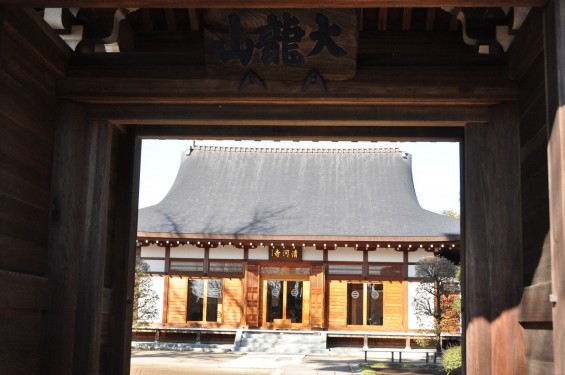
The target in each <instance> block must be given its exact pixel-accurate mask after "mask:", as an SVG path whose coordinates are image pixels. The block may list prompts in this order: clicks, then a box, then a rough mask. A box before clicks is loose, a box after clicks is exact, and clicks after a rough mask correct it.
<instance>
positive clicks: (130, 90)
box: [57, 67, 518, 106]
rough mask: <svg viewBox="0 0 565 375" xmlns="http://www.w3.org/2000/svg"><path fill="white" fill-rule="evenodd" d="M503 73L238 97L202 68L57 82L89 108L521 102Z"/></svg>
mask: <svg viewBox="0 0 565 375" xmlns="http://www.w3.org/2000/svg"><path fill="white" fill-rule="evenodd" d="M506 76H507V74H506V70H505V69H504V68H474V67H462V68H445V67H442V68H433V67H430V68H422V69H419V70H418V71H414V69H412V68H402V67H398V68H387V67H375V68H369V67H364V68H359V69H358V70H357V75H356V77H355V79H352V80H348V81H331V82H327V92H325V91H322V90H319V89H318V90H317V87H313V88H311V89H310V90H307V91H303V90H302V81H303V78H302V77H298V78H299V79H300V80H298V81H271V80H269V77H262V78H263V79H264V82H265V85H266V87H267V89H266V90H264V89H263V88H262V87H254V86H257V85H251V86H250V87H248V88H246V89H244V90H241V91H239V90H238V88H239V87H240V81H239V80H223V79H218V78H206V71H205V70H204V69H202V68H179V67H169V68H165V67H163V68H162V69H160V70H159V71H157V72H155V71H152V72H148V71H147V70H144V69H136V68H135V67H123V68H114V69H105V70H101V69H86V68H85V69H75V70H72V71H70V72H69V74H68V76H67V78H64V79H62V80H60V81H59V86H58V90H57V94H58V96H59V97H61V98H65V99H70V100H74V101H78V102H85V103H99V104H102V103H105V104H117V103H130V104H217V105H229V104H248V105H251V104H275V105H285V106H288V105H296V106H301V105H315V104H323V105H354V106H359V105H470V104H472V105H482V104H486V105H488V104H497V103H501V102H506V101H513V100H516V99H517V98H518V88H517V83H516V82H513V81H510V80H509V79H507V78H506Z"/></svg>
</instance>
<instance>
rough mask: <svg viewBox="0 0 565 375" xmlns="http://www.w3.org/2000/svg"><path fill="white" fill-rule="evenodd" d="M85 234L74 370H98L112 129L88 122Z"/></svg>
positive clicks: (85, 151) (81, 255) (78, 296)
mask: <svg viewBox="0 0 565 375" xmlns="http://www.w3.org/2000/svg"><path fill="white" fill-rule="evenodd" d="M87 128H88V129H87V148H86V149H85V150H84V151H83V152H84V153H85V154H86V166H85V167H84V172H85V173H86V176H85V177H86V190H85V193H86V201H85V207H84V210H83V212H84V216H85V234H84V239H83V244H82V249H81V250H82V251H80V259H79V263H80V264H79V267H80V273H79V278H78V290H79V292H78V293H77V308H76V328H75V352H74V358H73V373H75V374H93V375H94V374H98V365H99V362H100V335H101V321H102V291H103V288H104V265H105V255H106V238H107V229H108V228H107V219H108V195H109V192H108V190H109V183H110V177H109V176H110V152H111V147H112V145H111V131H110V129H109V125H108V123H107V122H106V121H89V122H87Z"/></svg>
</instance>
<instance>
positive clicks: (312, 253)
mask: <svg viewBox="0 0 565 375" xmlns="http://www.w3.org/2000/svg"><path fill="white" fill-rule="evenodd" d="M302 260H304V261H319V262H321V261H323V260H324V252H323V251H321V250H316V248H314V247H303V248H302Z"/></svg>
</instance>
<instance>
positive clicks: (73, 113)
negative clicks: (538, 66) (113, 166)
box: [42, 102, 111, 374]
mask: <svg viewBox="0 0 565 375" xmlns="http://www.w3.org/2000/svg"><path fill="white" fill-rule="evenodd" d="M109 134H110V133H109V131H108V125H107V123H106V122H103V121H101V122H87V121H86V119H85V114H84V111H83V108H82V106H80V105H78V104H73V103H70V102H62V103H61V105H60V108H59V116H58V119H57V125H56V135H55V155H54V160H53V176H54V178H53V182H52V190H51V191H52V193H51V194H52V195H51V213H50V227H49V257H48V263H49V278H50V282H51V288H50V303H49V309H48V312H47V315H46V325H45V327H46V328H45V335H44V339H43V344H44V348H45V349H44V353H43V358H42V362H43V368H44V371H45V373H47V374H71V373H81V374H96V373H98V363H99V354H100V350H99V348H100V322H101V314H102V291H103V279H104V256H105V250H106V237H107V233H106V232H107V224H106V219H107V215H108V186H109V179H108V175H109V173H108V168H109V152H110V147H111V144H110V136H109Z"/></svg>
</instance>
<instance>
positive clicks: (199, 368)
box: [131, 350, 363, 375]
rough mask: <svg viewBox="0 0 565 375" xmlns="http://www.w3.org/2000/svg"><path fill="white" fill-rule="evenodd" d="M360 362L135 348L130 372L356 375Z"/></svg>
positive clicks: (152, 374)
mask: <svg viewBox="0 0 565 375" xmlns="http://www.w3.org/2000/svg"><path fill="white" fill-rule="evenodd" d="M362 361H363V360H362V359H360V358H359V357H335V356H313V355H312V356H311V355H309V356H303V355H279V354H240V353H198V352H183V351H163V350H159V351H141V350H139V351H137V350H136V351H133V352H132V357H131V374H132V375H164V374H174V375H177V374H202V375H205V374H206V375H207V374H257V375H351V374H359V372H358V370H357V364H358V363H360V362H362Z"/></svg>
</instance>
